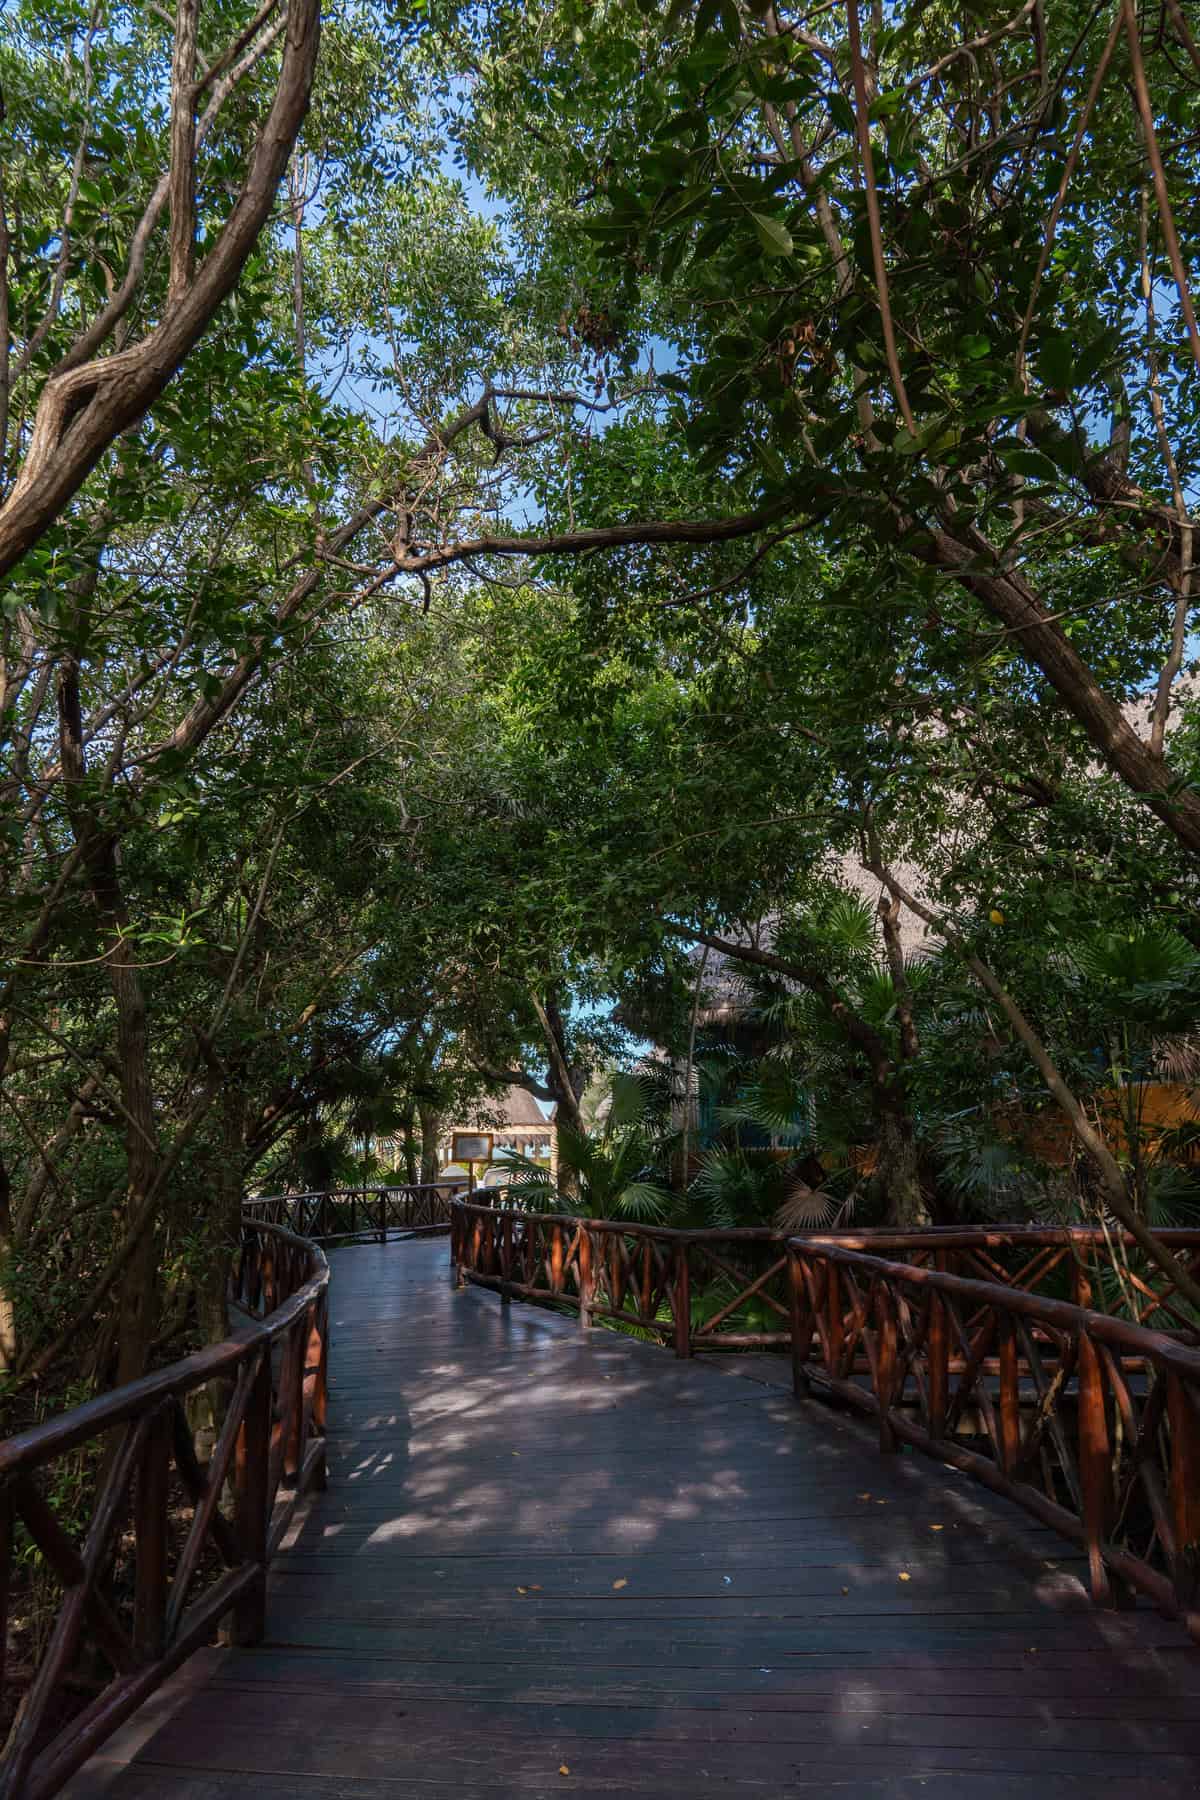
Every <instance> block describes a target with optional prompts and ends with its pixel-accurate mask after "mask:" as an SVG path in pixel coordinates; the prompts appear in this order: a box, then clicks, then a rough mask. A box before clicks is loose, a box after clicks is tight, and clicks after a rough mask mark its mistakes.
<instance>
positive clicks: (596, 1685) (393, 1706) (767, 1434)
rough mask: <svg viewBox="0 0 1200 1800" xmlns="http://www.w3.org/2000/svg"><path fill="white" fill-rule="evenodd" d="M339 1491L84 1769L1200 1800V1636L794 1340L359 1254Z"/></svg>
mask: <svg viewBox="0 0 1200 1800" xmlns="http://www.w3.org/2000/svg"><path fill="white" fill-rule="evenodd" d="M333 1266H334V1280H333V1290H332V1301H331V1307H332V1315H331V1316H332V1319H333V1322H334V1323H333V1340H332V1341H333V1350H332V1376H331V1390H330V1434H331V1435H330V1451H331V1457H330V1488H329V1492H328V1493H327V1494H325V1495H322V1496H318V1497H317V1499H316V1500H315V1501H314V1504H313V1506H312V1508H311V1510H310V1512H309V1513H308V1515H307V1517H306V1518H305V1519H304V1520H303V1522H302V1523H301V1524H300V1525H299V1526H298V1528H297V1529H296V1530H295V1531H294V1532H293V1543H292V1546H291V1548H290V1549H289V1551H288V1552H287V1554H286V1555H284V1556H282V1557H281V1558H280V1560H279V1562H278V1563H277V1564H276V1566H275V1570H274V1572H273V1574H272V1578H271V1594H270V1604H269V1612H268V1636H267V1642H266V1644H265V1645H264V1646H263V1647H261V1648H259V1649H256V1650H236V1651H235V1650H231V1651H217V1650H213V1651H208V1652H204V1653H202V1654H201V1655H199V1656H198V1657H196V1658H194V1659H193V1661H192V1662H191V1663H190V1664H188V1665H187V1666H186V1667H185V1669H184V1670H183V1671H182V1672H181V1674H180V1675H179V1676H177V1677H176V1678H175V1680H174V1682H173V1683H171V1684H170V1685H169V1686H168V1687H167V1688H165V1689H163V1690H162V1692H161V1693H160V1694H159V1695H158V1696H156V1698H155V1699H154V1700H153V1701H152V1702H150V1703H149V1704H148V1705H147V1706H146V1707H144V1708H143V1710H142V1712H141V1713H140V1714H138V1715H137V1717H136V1718H135V1719H134V1720H133V1721H132V1722H131V1723H130V1724H129V1725H128V1726H126V1727H125V1729H124V1730H123V1732H122V1733H121V1734H120V1735H119V1736H118V1737H117V1738H114V1739H113V1740H112V1741H111V1742H110V1743H109V1745H108V1746H107V1748H106V1751H105V1753H104V1755H103V1757H101V1758H100V1759H98V1760H97V1761H96V1762H94V1763H93V1764H91V1765H90V1766H89V1768H88V1769H87V1770H86V1771H84V1773H83V1774H81V1775H80V1776H78V1777H76V1779H75V1781H74V1782H73V1783H72V1784H71V1785H70V1787H69V1788H68V1789H67V1792H68V1793H69V1794H71V1795H73V1796H76V1797H77V1800H82V1797H83V1796H87V1797H88V1800H94V1797H96V1796H100V1795H112V1796H120V1797H121V1800H134V1797H135V1796H137V1797H145V1800H150V1796H161V1797H163V1800H233V1797H235V1796H237V1797H239V1800H241V1797H245V1800H285V1797H287V1800H291V1797H292V1796H297V1797H299V1796H305V1795H308V1796H313V1797H314V1800H335V1797H337V1800H400V1796H408V1795H412V1796H419V1797H422V1800H425V1797H427V1800H448V1797H449V1796H450V1795H455V1796H457V1797H458V1800H483V1797H484V1796H487V1797H489V1800H495V1797H496V1796H501V1795H512V1796H520V1797H521V1800H548V1797H549V1796H552V1795H553V1796H563V1795H572V1796H575V1797H576V1800H600V1796H605V1797H607V1800H613V1797H615V1796H619V1795H626V1794H628V1795H636V1796H641V1797H650V1796H657V1797H660V1800H667V1797H668V1796H669V1797H671V1800H676V1797H678V1800H717V1797H718V1796H719V1797H720V1800H729V1796H740V1795H745V1796H761V1797H762V1800H774V1797H775V1796H778V1795H789V1794H804V1795H813V1796H815V1795H817V1794H829V1793H831V1792H832V1793H834V1794H836V1795H838V1796H847V1797H851V1796H859V1795H861V1796H864V1797H867V1796H871V1797H875V1796H885V1795H886V1796H896V1797H900V1796H903V1797H906V1800H907V1797H909V1796H912V1797H913V1800H915V1797H916V1796H918V1795H919V1796H925V1797H926V1800H958V1797H959V1796H963V1797H964V1800H965V1797H966V1796H968V1795H970V1796H972V1800H974V1797H979V1800H1016V1797H1017V1796H1020V1797H1021V1800H1026V1797H1030V1800H1068V1797H1071V1800H1085V1797H1087V1800H1090V1797H1092V1796H1100V1797H1101V1800H1119V1797H1120V1800H1123V1797H1124V1796H1129V1797H1130V1800H1133V1797H1134V1796H1136V1800H1166V1797H1167V1796H1170V1797H1171V1800H1183V1797H1184V1796H1187V1797H1188V1800H1195V1797H1196V1796H1197V1795H1198V1794H1200V1651H1197V1650H1196V1649H1194V1648H1190V1647H1189V1645H1188V1640H1187V1638H1186V1636H1185V1635H1184V1633H1183V1630H1182V1628H1181V1627H1180V1626H1179V1625H1177V1624H1171V1623H1166V1622H1160V1621H1159V1620H1158V1619H1157V1618H1156V1617H1155V1615H1154V1614H1153V1613H1150V1612H1148V1611H1146V1610H1144V1609H1139V1610H1138V1611H1137V1612H1136V1613H1133V1614H1129V1613H1123V1614H1115V1613H1112V1614H1102V1613H1098V1612H1096V1611H1094V1610H1092V1609H1091V1608H1090V1606H1089V1605H1088V1604H1087V1602H1086V1601H1085V1600H1084V1598H1083V1595H1082V1590H1081V1588H1080V1586H1079V1583H1078V1580H1077V1578H1076V1568H1077V1565H1076V1563H1075V1562H1074V1560H1073V1558H1072V1555H1071V1553H1070V1552H1069V1551H1067V1550H1065V1549H1064V1546H1063V1545H1062V1543H1061V1541H1060V1540H1058V1539H1057V1538H1054V1537H1052V1536H1051V1535H1050V1534H1049V1533H1047V1532H1045V1531H1043V1530H1042V1529H1041V1528H1039V1527H1038V1526H1036V1525H1034V1524H1032V1523H1030V1522H1029V1521H1028V1520H1027V1519H1026V1518H1025V1517H1024V1516H1023V1515H1020V1514H1018V1513H1016V1512H1015V1511H1013V1510H1012V1509H1010V1508H1008V1507H1007V1506H1005V1505H1003V1504H1002V1503H999V1502H995V1501H993V1500H992V1499H991V1498H990V1497H988V1496H986V1495H984V1494H982V1493H981V1492H980V1491H979V1490H977V1489H974V1488H972V1487H971V1486H970V1485H969V1483H968V1482H967V1481H966V1480H965V1479H964V1478H963V1477H961V1476H959V1475H956V1474H954V1473H953V1472H951V1471H948V1470H943V1469H941V1468H940V1467H938V1466H937V1465H934V1464H930V1463H927V1462H924V1461H922V1460H920V1459H918V1458H915V1457H911V1456H901V1457H896V1458H890V1459H884V1458H881V1457H880V1456H879V1455H878V1454H877V1452H876V1451H875V1449H874V1447H873V1440H872V1436H871V1434H870V1433H869V1432H868V1431H867V1430H866V1429H865V1428H864V1427H861V1426H860V1425H858V1424H857V1423H854V1422H851V1421H848V1420H845V1419H843V1418H842V1417H841V1416H840V1415H838V1414H836V1413H835V1412H833V1411H832V1410H831V1409H829V1408H828V1407H825V1406H823V1405H821V1404H820V1403H819V1402H815V1401H813V1402H808V1403H806V1404H805V1405H804V1406H802V1407H798V1406H797V1405H796V1404H795V1402H794V1401H793V1399H792V1397H791V1393H790V1391H789V1390H788V1389H785V1388H783V1387H782V1386H780V1382H781V1380H782V1379H783V1377H784V1368H783V1365H782V1363H779V1364H768V1363H766V1362H765V1360H764V1359H762V1358H747V1359H737V1358H729V1359H727V1360H726V1361H725V1362H718V1363H716V1364H715V1365H714V1363H713V1362H712V1361H709V1362H690V1363H678V1362H676V1361H674V1360H673V1359H672V1358H671V1357H670V1356H669V1355H668V1354H666V1353H665V1352H663V1351H662V1350H659V1349H656V1348H652V1347H650V1346H648V1345H643V1344H640V1343H636V1342H633V1341H631V1340H629V1339H627V1338H624V1337H618V1336H616V1335H614V1334H612V1333H610V1332H606V1331H603V1330H596V1331H594V1332H592V1333H591V1334H588V1335H587V1336H584V1335H583V1334H581V1333H580V1332H578V1330H577V1329H576V1328H575V1326H574V1324H573V1323H571V1322H567V1321H564V1320H562V1319H560V1318H558V1317H556V1316H554V1315H551V1314H548V1313H545V1312H540V1311H537V1310H535V1309H534V1308H531V1307H524V1306H520V1305H513V1306H512V1307H502V1306H501V1305H500V1303H499V1301H498V1300H497V1298H496V1297H495V1296H494V1295H492V1294H488V1293H484V1292H481V1291H480V1290H478V1289H467V1290H464V1291H461V1292H459V1293H454V1292H452V1290H451V1289H450V1287H449V1284H448V1281H447V1276H446V1245H445V1242H444V1240H441V1241H426V1242H418V1243H411V1244H394V1245H391V1246H385V1247H376V1246H364V1247H360V1248H356V1249H352V1250H346V1251H342V1252H339V1253H338V1254H337V1256H336V1257H335V1259H334V1265H333Z"/></svg>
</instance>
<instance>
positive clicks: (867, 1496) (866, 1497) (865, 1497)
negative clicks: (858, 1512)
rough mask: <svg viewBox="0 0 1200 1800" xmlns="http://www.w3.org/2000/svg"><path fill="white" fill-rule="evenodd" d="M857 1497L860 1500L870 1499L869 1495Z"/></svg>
mask: <svg viewBox="0 0 1200 1800" xmlns="http://www.w3.org/2000/svg"><path fill="white" fill-rule="evenodd" d="M858 1497H859V1499H860V1500H869V1499H870V1498H871V1496H870V1494H860V1495H859V1496H858Z"/></svg>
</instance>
